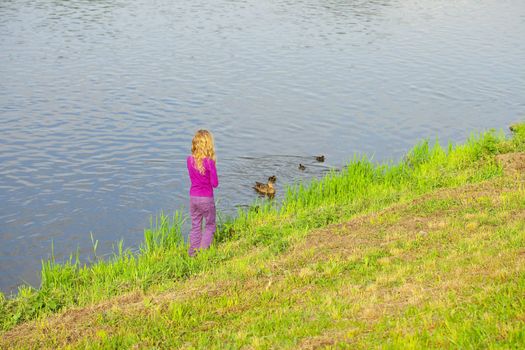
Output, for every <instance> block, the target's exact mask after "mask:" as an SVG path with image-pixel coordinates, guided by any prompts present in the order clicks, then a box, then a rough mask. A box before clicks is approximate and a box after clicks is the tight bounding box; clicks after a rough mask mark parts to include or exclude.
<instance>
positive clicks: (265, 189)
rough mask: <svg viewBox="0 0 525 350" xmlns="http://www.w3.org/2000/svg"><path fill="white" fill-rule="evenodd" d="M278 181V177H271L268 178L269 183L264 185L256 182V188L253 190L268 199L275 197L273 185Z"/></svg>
mask: <svg viewBox="0 0 525 350" xmlns="http://www.w3.org/2000/svg"><path fill="white" fill-rule="evenodd" d="M275 181H276V177H275V175H274V176H270V177H269V178H268V183H266V184H265V183H262V182H255V186H253V188H254V189H255V190H256V191H257V192H259V193H260V194H263V195H266V196H268V197H273V196H274V195H275V187H274V186H273V184H274V183H275Z"/></svg>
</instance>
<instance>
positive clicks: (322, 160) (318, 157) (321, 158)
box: [315, 156, 324, 163]
mask: <svg viewBox="0 0 525 350" xmlns="http://www.w3.org/2000/svg"><path fill="white" fill-rule="evenodd" d="M315 160H316V161H318V162H320V163H322V162H324V156H315Z"/></svg>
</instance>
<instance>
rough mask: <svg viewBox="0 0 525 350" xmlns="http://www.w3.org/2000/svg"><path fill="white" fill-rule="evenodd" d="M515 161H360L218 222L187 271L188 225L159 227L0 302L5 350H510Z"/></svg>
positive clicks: (483, 137) (479, 138) (487, 136)
mask: <svg viewBox="0 0 525 350" xmlns="http://www.w3.org/2000/svg"><path fill="white" fill-rule="evenodd" d="M519 151H525V127H524V126H519V127H517V128H516V130H515V131H514V134H513V137H512V138H509V139H507V138H505V136H504V135H503V134H502V133H495V132H487V133H483V134H480V135H476V136H473V137H471V138H470V139H469V140H468V141H467V142H466V143H465V144H463V145H459V146H455V147H453V146H448V147H445V148H444V147H441V146H440V145H439V144H433V145H430V144H429V143H428V142H422V143H420V144H418V145H417V146H415V147H414V148H413V149H412V150H411V151H410V152H408V153H407V155H406V157H405V158H404V159H403V160H402V161H401V162H399V163H397V164H383V165H377V164H373V163H371V162H370V161H369V160H367V159H366V158H356V159H354V160H353V161H352V162H350V163H349V164H348V166H347V167H346V168H345V169H343V170H342V171H340V172H334V173H331V174H329V175H328V176H326V177H325V178H324V179H322V180H320V181H314V182H312V183H310V184H308V185H306V186H305V185H297V186H296V187H291V188H289V189H288V191H287V194H286V196H285V200H284V201H283V203H282V205H280V206H279V207H276V206H273V205H272V204H271V203H267V204H261V205H259V206H257V207H253V208H252V209H250V210H248V211H241V212H239V213H238V215H237V217H235V218H232V219H229V220H226V221H224V222H222V223H221V225H220V229H219V232H218V233H217V236H216V243H215V245H214V247H213V248H212V249H211V250H209V251H206V252H204V253H203V254H200V255H199V256H197V258H194V259H190V258H188V256H187V253H186V247H185V246H184V244H183V242H182V239H181V237H182V236H181V232H180V227H181V221H182V219H183V218H182V216H181V215H180V214H175V216H174V217H172V218H167V217H164V216H162V217H161V218H159V219H158V220H157V222H156V223H155V224H154V225H152V226H153V227H152V228H151V229H149V230H146V232H145V240H144V243H143V245H142V246H141V249H140V253H138V254H132V253H131V252H129V251H122V249H119V250H117V252H116V253H115V255H114V257H112V258H111V259H108V260H105V261H97V262H96V263H94V264H92V265H90V266H81V265H80V264H79V263H78V261H76V259H74V257H72V258H71V259H70V261H69V262H68V263H66V264H55V263H54V262H53V261H48V262H45V263H43V267H42V286H41V287H40V288H39V289H38V290H35V289H32V288H29V287H24V288H21V289H20V291H19V293H18V295H17V296H16V298H13V299H6V298H5V297H0V327H1V329H3V332H4V339H5V343H4V344H1V343H0V344H1V345H6V344H9V345H12V344H18V345H21V344H25V346H35V347H38V346H47V347H56V346H64V345H66V344H74V345H76V346H79V347H90V346H95V347H120V346H122V347H130V346H132V345H137V344H138V345H139V346H141V347H155V346H163V347H167V348H171V347H181V346H182V347H184V346H189V347H191V346H196V347H210V346H211V347H222V346H221V344H222V345H224V344H225V343H227V344H231V347H234V348H236V347H242V346H247V347H256V348H258V347H262V348H266V347H275V346H279V347H296V346H303V347H306V348H308V347H316V346H318V345H321V346H322V345H323V344H324V345H338V344H339V345H341V346H342V344H346V343H349V342H350V343H352V342H356V343H355V344H354V345H356V344H357V345H359V344H363V345H362V347H367V344H368V345H372V346H373V345H378V344H382V343H384V342H386V343H387V344H390V345H391V346H393V347H396V346H398V345H401V344H403V345H406V344H408V345H410V344H413V345H414V347H421V346H423V345H425V346H436V347H440V346H471V347H477V346H478V345H479V344H483V343H485V342H491V344H496V345H497V344H502V345H505V344H506V345H509V344H518V342H519V341H524V340H525V334H524V333H523V331H520V328H519V326H523V320H524V319H525V318H523V315H524V312H525V309H524V308H523V304H522V303H521V302H520V301H519V300H520V299H519V298H517V297H516V296H517V295H518V294H520V293H521V295H523V292H524V291H525V278H523V275H522V274H521V267H520V264H517V263H516V262H517V261H518V260H517V259H518V258H519V257H520V256H521V255H519V254H522V253H519V252H520V249H522V247H524V245H523V243H524V242H525V241H524V239H525V236H524V232H523V231H524V228H523V221H524V220H523V215H522V214H523V210H524V208H525V193H524V190H523V183H522V182H521V180H518V179H517V178H516V179H511V178H509V177H502V176H501V175H502V168H501V166H500V165H499V164H498V163H497V161H496V159H495V156H496V155H497V154H501V153H509V152H519ZM486 180H490V181H488V182H487V181H486ZM518 184H519V187H517V188H516V186H518ZM415 218H417V220H416V219H415ZM349 220H351V221H349ZM418 220H419V221H418ZM348 221H349V222H348ZM498 254H499V255H498ZM521 265H523V264H521ZM487 281H488V282H487ZM486 282H487V283H486ZM119 295H121V296H122V297H120V298H118V296H119ZM115 297H116V298H115ZM68 310H69V311H68ZM64 312H65V313H64ZM54 313H58V315H57V316H56V317H52V316H51V314H54ZM68 315H69V316H72V317H76V318H75V320H76V321H75V322H69V323H68V322H65V321H64V320H67V319H68V317H69V316H68ZM78 315H83V316H82V317H77V316H78ZM520 315H521V316H520ZM520 317H522V318H521V321H520ZM30 320H36V321H33V322H27V321H30ZM24 322H25V324H23V325H20V326H18V327H15V326H16V325H17V324H19V323H24ZM64 324H66V325H64ZM499 324H504V329H501V327H500V326H499ZM60 325H63V327H62V326H60ZM70 325H71V326H70ZM13 327H15V328H14V329H12V328H13ZM521 328H522V329H523V327H521ZM195 329H197V330H198V333H194V330H195ZM234 329H235V330H236V331H233V330H234ZM9 330H11V331H9ZM17 342H20V343H17ZM480 342H481V343H480ZM31 344H32V345H31ZM90 344H91V345H90Z"/></svg>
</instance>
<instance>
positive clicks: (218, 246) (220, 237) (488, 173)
mask: <svg viewBox="0 0 525 350" xmlns="http://www.w3.org/2000/svg"><path fill="white" fill-rule="evenodd" d="M524 151H525V124H519V125H517V126H515V127H514V130H513V134H512V136H511V137H510V138H507V137H505V136H504V135H503V134H502V133H499V134H498V133H496V132H494V131H488V132H485V133H482V134H479V135H476V136H473V137H471V138H470V139H469V140H467V141H466V143H465V144H462V145H456V146H454V147H452V146H449V147H448V148H444V147H441V146H440V145H439V144H435V145H430V144H429V143H428V141H423V142H420V143H419V144H418V145H416V146H415V147H414V148H413V149H412V150H411V151H409V152H407V155H406V157H405V158H404V159H403V160H402V161H400V162H399V163H397V164H374V163H372V162H371V161H370V160H368V159H367V158H365V157H361V158H355V159H354V160H353V161H352V162H350V163H349V164H348V166H347V167H346V168H345V169H344V170H342V171H341V172H338V173H335V172H333V173H330V174H328V175H326V176H325V177H324V178H323V179H321V180H314V181H312V182H311V183H309V184H298V185H296V186H295V187H290V188H288V189H287V193H286V195H285V199H284V200H283V202H282V203H281V205H280V206H279V207H278V208H277V207H276V206H275V205H273V204H272V203H264V204H262V205H261V206H259V208H258V210H253V209H247V210H239V212H238V215H237V217H235V218H233V219H229V220H226V221H225V222H222V223H221V224H220V225H219V226H218V230H217V233H216V236H215V242H214V244H213V246H212V249H210V250H209V251H206V252H202V253H201V254H199V256H198V257H197V258H195V259H189V258H188V257H187V253H186V246H185V244H184V243H183V240H182V232H181V230H180V228H181V225H182V222H183V220H184V216H183V215H182V214H181V213H180V212H176V213H175V214H174V215H173V216H172V217H167V216H165V215H162V216H160V217H159V218H157V220H156V221H155V223H154V225H153V227H152V228H151V229H147V230H145V236H144V243H143V244H142V245H141V246H140V249H139V253H138V254H133V253H131V252H130V251H125V250H123V249H122V244H120V245H119V249H118V251H117V253H116V254H115V255H114V256H113V257H112V258H111V259H109V260H105V261H97V262H95V263H94V264H93V265H90V266H85V265H81V264H79V263H78V258H77V260H76V261H75V259H74V257H73V256H72V257H71V259H70V260H69V261H68V262H66V263H64V264H55V263H54V261H47V262H44V263H43V267H42V286H41V288H40V289H37V290H36V289H32V288H28V287H22V288H20V290H19V293H18V295H17V296H16V297H14V298H5V296H4V295H3V294H0V311H1V312H0V315H2V316H1V317H0V324H1V329H2V330H3V331H2V332H3V333H4V334H11V333H10V332H13V331H16V328H17V327H16V326H17V325H18V324H21V323H25V322H27V321H29V322H30V323H31V320H34V319H37V318H38V319H41V318H42V317H44V319H46V318H47V317H50V318H53V317H54V316H52V315H53V314H57V313H58V314H60V313H61V312H63V310H65V311H67V310H69V309H71V308H79V307H80V308H82V307H90V305H97V304H99V303H101V302H102V303H103V302H107V301H110V300H114V298H117V299H118V298H122V297H123V296H125V295H130V293H131V295H137V293H138V295H139V299H141V300H142V298H149V296H155V295H156V294H158V293H165V292H167V291H169V290H171V289H175V290H176V289H177V288H179V287H178V286H179V285H183V284H186V283H190V282H189V281H190V280H192V279H195V278H196V279H199V278H204V279H205V278H206V275H207V274H212V275H213V274H216V273H219V274H220V271H222V270H221V268H222V267H221V266H228V265H232V264H233V265H234V266H235V263H234V262H235V261H238V260H239V261H240V260H243V259H248V260H247V261H249V258H248V257H249V256H251V255H253V254H255V255H257V256H258V258H257V259H258V261H260V262H261V263H262V264H263V265H266V264H267V263H269V262H271V261H272V260H275V259H277V260H279V259H280V258H281V257H283V256H286V255H287V254H291V252H293V251H294V250H293V249H294V247H297V246H298V245H301V244H303V243H302V242H303V240H304V237H305V236H307V235H308V234H310V233H311V232H314V231H315V232H317V231H319V230H321V231H322V230H323V228H325V227H332V226H333V225H343V226H344V224H345V223H348V222H354V223H355V222H356V220H357V221H359V219H358V218H362V217H367V215H369V216H370V217H374V215H378V213H385V211H386V212H388V209H387V208H395V207H396V206H403V205H405V206H407V205H410V203H412V202H413V201H418V200H421V198H424V197H425V196H432V193H435V192H439V191H447V189H451V190H454V189H462V188H465V189H466V190H465V191H466V192H468V191H469V190H468V189H469V188H470V187H469V186H474V187H475V186H481V185H478V184H483V183H485V182H487V181H489V182H490V181H496V180H497V179H502V178H505V179H506V178H508V175H506V176H502V175H503V172H504V171H510V172H512V171H514V170H515V171H517V172H516V174H519V173H520V171H521V170H522V169H523V168H521V165H519V166H518V167H517V170H516V169H514V170H512V169H510V168H509V166H508V164H512V166H514V167H516V164H517V163H516V160H512V159H511V160H510V161H508V162H507V165H506V164H505V163H500V162H501V159H499V160H498V158H497V157H498V155H501V154H503V155H505V154H515V153H517V152H518V154H521V153H519V152H524ZM500 158H501V157H500ZM507 158H508V157H507ZM518 158H519V159H520V160H518V162H521V161H522V160H521V159H522V158H521V156H519V157H518ZM512 166H511V167H512ZM504 168H505V169H504ZM509 169H510V170H509ZM496 182H497V181H496ZM465 186H466V187H465ZM505 186H507V187H508V186H510V185H509V184H505ZM460 196H461V193H458V194H457V197H458V198H459V197H460ZM509 196H510V195H509ZM451 200H452V202H451V203H448V202H447V203H445V204H443V203H440V202H439V201H437V202H436V203H434V202H435V201H434V202H433V204H432V205H436V206H437V207H438V208H441V207H440V206H445V207H446V206H447V205H450V206H451V207H454V208H455V207H457V208H458V210H463V209H465V208H466V207H465V204H463V203H461V201H459V202H458V203H456V202H455V201H454V198H453V197H452V199H451ZM519 200H520V199H519V198H518V204H516V205H519V203H520V202H519ZM513 205H514V204H513ZM416 209H417V210H419V208H416ZM416 209H414V210H416ZM393 213H394V214H392V215H394V216H396V215H397V216H399V215H401V214H399V213H396V212H395V210H394V212H393ZM381 215H384V214H381ZM381 215H380V216H381ZM356 218H357V219H356ZM374 220H375V219H374ZM385 220H387V221H388V220H391V218H389V217H388V215H387V217H386V219H385ZM352 225H354V224H352ZM432 225H434V224H432ZM435 225H437V226H436V227H438V228H439V227H440V225H442V224H441V223H440V222H439V221H438V222H436V223H435ZM468 225H469V222H466V223H465V227H466V228H467V230H470V229H469V226H468ZM472 225H474V226H475V224H472ZM474 226H472V229H473V230H474V231H475V230H476V229H477V228H478V227H479V225H478V227H474ZM420 231H421V232H427V231H429V228H426V229H421V230H420ZM426 235H427V233H421V236H422V237H425V236H426ZM378 242H379V241H378ZM322 243H323V244H324V243H325V242H322ZM320 244H321V243H320ZM312 248H313V251H312V254H314V256H315V247H312ZM372 248H373V247H371V249H372ZM381 254H382V253H381ZM381 254H379V255H378V256H375V255H373V254H372V255H371V257H369V258H368V261H369V262H367V263H366V264H365V270H366V266H374V264H376V262H377V261H379V260H381V259H383V258H386V256H382V255H381ZM372 256H375V257H373V258H372ZM297 259H299V258H297ZM301 259H302V258H301ZM370 259H372V260H370ZM299 260H300V259H299ZM307 261H310V260H308V259H307ZM314 261H315V259H314ZM371 261H372V265H370V262H371ZM374 261H375V262H374ZM310 262H311V261H310ZM291 263H294V264H299V261H298V260H297V261H295V262H293V261H292V262H291ZM237 264H240V265H238V266H236V268H238V269H239V271H241V272H243V271H244V272H243V273H245V274H248V275H250V273H249V272H248V271H249V270H251V269H255V270H257V269H258V268H257V267H256V266H253V267H252V266H249V265H247V266H244V265H243V264H241V263H237ZM341 264H343V265H344V263H342V262H341ZM343 265H341V266H343ZM341 266H339V264H338V263H335V265H334V266H332V268H333V269H335V270H338V269H340V268H342V269H343V270H344V269H345V268H343V267H341ZM224 268H225V269H226V267H224ZM230 268H232V267H231V266H230ZM267 269H268V268H263V269H262V270H261V271H260V272H257V271H258V270H257V271H256V272H255V276H258V275H259V274H261V276H267V273H268V271H267ZM223 273H226V272H224V271H223ZM297 273H298V275H299V276H301V275H302V274H303V275H304V274H306V276H308V275H309V274H311V273H312V272H308V271H303V270H301V269H299V271H298V272H297ZM314 274H315V273H314ZM250 276H251V275H250ZM190 277H191V278H190ZM226 277H227V279H234V280H235V275H233V276H229V275H227V274H226V275H225V276H222V278H223V279H224V278H226ZM360 278H361V277H360ZM220 280H221V278H218V279H217V281H216V282H217V283H219V282H220ZM336 280H337V278H336ZM270 281H271V279H270ZM357 281H358V280H356V283H357ZM268 283H270V284H269V286H268V288H270V287H271V283H272V282H268ZM263 290H264V288H263ZM124 298H125V297H124ZM270 304H271V303H270ZM15 333H16V332H15ZM106 338H107V339H106V340H108V341H110V340H111V337H109V335H106ZM22 344H23V342H22Z"/></svg>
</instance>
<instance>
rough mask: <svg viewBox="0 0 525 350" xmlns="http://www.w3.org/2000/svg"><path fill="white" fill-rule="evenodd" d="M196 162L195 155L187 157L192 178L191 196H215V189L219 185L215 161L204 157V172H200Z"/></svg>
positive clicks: (189, 173)
mask: <svg viewBox="0 0 525 350" xmlns="http://www.w3.org/2000/svg"><path fill="white" fill-rule="evenodd" d="M194 162H195V161H194V159H193V156H188V158H187V159H186V165H187V167H188V175H189V176H190V180H191V187H190V196H193V197H213V189H214V188H216V187H217V186H219V179H218V178H217V169H216V168H215V162H214V161H213V160H212V159H208V158H204V159H203V160H202V165H203V166H204V174H201V173H200V172H199V170H198V169H197V168H196V167H195V165H194Z"/></svg>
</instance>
